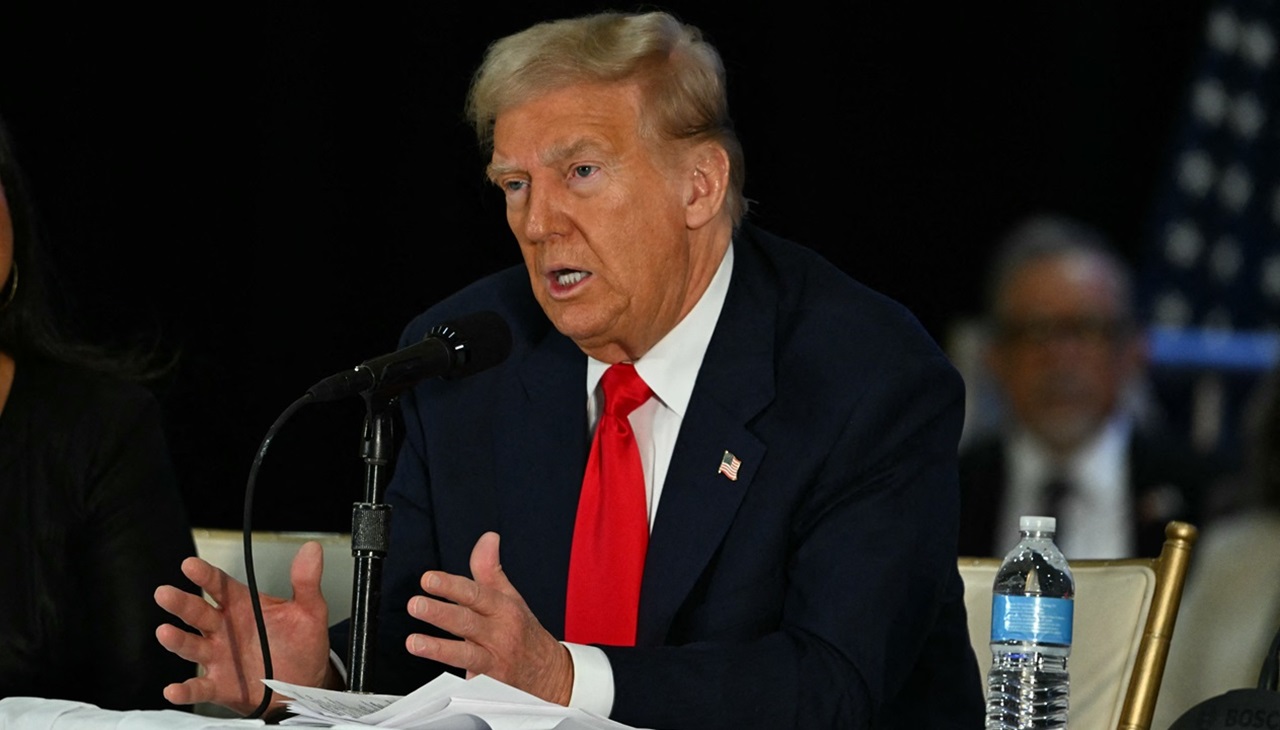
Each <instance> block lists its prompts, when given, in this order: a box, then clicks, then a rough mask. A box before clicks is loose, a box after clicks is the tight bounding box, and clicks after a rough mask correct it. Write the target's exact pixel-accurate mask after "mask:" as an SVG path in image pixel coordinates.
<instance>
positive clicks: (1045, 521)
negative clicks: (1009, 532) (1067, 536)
mask: <svg viewBox="0 0 1280 730" xmlns="http://www.w3.org/2000/svg"><path fill="white" fill-rule="evenodd" d="M1018 529H1019V530H1022V531H1023V532H1057V530H1058V521H1057V520H1056V519H1054V518H1053V517H1042V516H1040V515H1023V516H1022V517H1021V518H1019V519H1018Z"/></svg>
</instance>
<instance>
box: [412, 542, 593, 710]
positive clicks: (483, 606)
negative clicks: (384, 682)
mask: <svg viewBox="0 0 1280 730" xmlns="http://www.w3.org/2000/svg"><path fill="white" fill-rule="evenodd" d="M498 543H499V538H498V534H497V533H495V532H486V533H485V534H483V535H481V536H480V539H479V540H477V541H476V545H475V547H474V548H473V549H472V550H471V575H472V576H473V577H474V580H472V579H468V578H463V577H461V576H457V575H452V574H450V573H444V572H441V571H436V570H429V571H427V572H426V573H423V574H422V581H421V585H422V590H424V591H426V592H427V593H428V594H430V596H437V597H438V599H444V600H438V599H437V598H431V597H429V596H414V597H413V598H411V599H409V615H411V616H413V617H414V618H416V619H418V620H420V621H425V622H427V623H429V624H432V625H433V626H436V627H438V628H441V629H444V630H445V631H447V632H449V633H450V634H452V635H454V636H457V637H460V638H459V639H457V640H454V639H443V638H440V637H436V636H429V635H426V634H410V635H409V638H408V639H407V640H406V641H405V645H406V647H407V648H408V650H409V653H411V654H414V655H416V656H420V657H423V658H424V659H433V660H435V661H438V662H443V663H444V664H448V665H450V666H454V667H458V668H459V669H465V670H466V672H467V676H468V677H472V676H475V675H477V674H486V675H488V676H490V677H493V678H494V679H497V680H500V681H502V682H505V683H507V684H509V685H511V686H513V687H516V688H519V689H522V690H524V691H525V692H528V693H530V694H532V695H535V696H537V697H541V698H542V699H544V700H548V701H550V702H557V703H559V704H561V705H568V704H569V695H570V692H571V691H572V689H573V662H572V660H571V659H570V658H569V650H568V649H566V648H564V646H562V645H561V644H560V642H558V641H556V638H555V637H554V636H552V635H551V634H550V633H549V632H548V631H547V630H546V629H544V628H543V627H542V624H540V623H538V619H537V618H535V617H534V615H533V612H532V611H530V610H529V607H528V605H526V604H525V602H524V599H523V598H522V597H521V596H520V594H519V593H518V592H517V591H516V589H515V587H514V586H512V585H511V582H510V581H509V580H507V575H506V573H504V572H502V564H501V563H500V562H499V559H498Z"/></svg>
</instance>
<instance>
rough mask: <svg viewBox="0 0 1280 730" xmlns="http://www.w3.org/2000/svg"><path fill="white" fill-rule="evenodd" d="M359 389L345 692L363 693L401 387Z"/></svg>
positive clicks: (369, 669)
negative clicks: (359, 498)
mask: <svg viewBox="0 0 1280 730" xmlns="http://www.w3.org/2000/svg"><path fill="white" fill-rule="evenodd" d="M393 390H394V392H392V393H390V394H388V392H387V391H385V390H384V391H373V392H364V393H362V394H361V396H362V397H363V398H364V402H365V410H366V415H365V421H364V435H363V438H362V440H361V446H360V455H361V457H362V458H363V459H364V463H365V479H364V501H363V502H356V503H355V504H354V505H353V506H352V510H351V555H352V557H353V558H355V575H354V576H353V577H352V591H351V643H350V647H349V648H348V664H347V668H348V669H347V677H348V680H349V681H348V685H349V688H350V689H349V691H351V692H368V691H369V690H368V689H367V688H368V687H369V686H370V680H371V678H372V676H373V669H374V666H373V659H372V656H373V646H374V643H375V642H376V639H377V634H378V608H379V605H380V604H381V601H382V560H383V558H385V557H386V555H387V550H388V548H389V546H390V541H391V540H390V537H391V505H389V504H386V503H384V502H382V501H381V500H382V494H383V488H384V487H385V486H386V482H387V478H388V477H389V475H390V471H391V470H390V464H391V457H392V451H393V449H394V439H393V433H392V424H393V421H394V419H393V415H394V406H395V402H396V397H397V395H398V394H399V392H400V390H401V389H400V388H396V389H393Z"/></svg>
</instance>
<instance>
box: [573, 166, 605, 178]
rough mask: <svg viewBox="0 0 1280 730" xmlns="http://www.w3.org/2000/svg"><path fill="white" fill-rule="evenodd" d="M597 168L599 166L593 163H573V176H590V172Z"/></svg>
mask: <svg viewBox="0 0 1280 730" xmlns="http://www.w3.org/2000/svg"><path fill="white" fill-rule="evenodd" d="M597 169H599V168H597V167H596V166H595V165H574V166H573V176H574V177H591V175H592V173H594V172H595V171H596V170H597Z"/></svg>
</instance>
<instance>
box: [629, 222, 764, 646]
mask: <svg viewBox="0 0 1280 730" xmlns="http://www.w3.org/2000/svg"><path fill="white" fill-rule="evenodd" d="M736 246H737V247H736V248H735V251H734V272H733V279H732V280H731V282H730V285H729V291H728V294H727V296H726V298H725V303H724V308H723V309H722V310H721V314H720V318H719V321H718V322H717V324H716V330H715V333H714V334H713V335H712V338H711V342H710V345H709V346H708V348H707V353H706V356H705V357H704V358H703V362H702V367H701V369H700V370H699V372H698V379H697V382H696V384H695V386H694V390H693V396H692V398H691V400H690V402H689V411H688V413H687V414H686V415H685V418H684V422H683V423H682V424H681V426H680V435H679V437H678V438H677V440H676V446H675V451H674V453H673V454H672V458H671V466H670V468H669V469H668V471H667V478H666V482H665V484H664V485H663V489H662V500H661V502H660V503H659V505H658V512H657V516H656V518H655V520H654V526H653V532H652V537H651V539H650V541H649V552H648V555H647V557H646V560H645V572H644V583H643V585H642V587H641V597H640V625H639V628H638V631H637V633H638V636H637V643H638V644H639V645H642V646H647V645H658V644H661V643H662V641H663V639H664V637H665V635H666V633H667V630H668V628H669V627H670V625H671V621H672V619H673V617H674V616H675V614H676V611H677V610H678V609H679V608H680V605H681V603H683V602H684V600H685V598H686V597H687V596H688V594H689V591H690V590H691V589H692V588H693V586H694V584H695V583H696V581H697V579H698V576H699V575H701V574H702V572H703V570H704V569H705V568H706V566H707V564H708V563H709V562H710V560H711V558H712V556H713V555H714V554H715V551H716V549H717V548H718V546H719V545H720V543H721V541H722V540H723V538H724V535H725V533H726V532H727V531H728V529H729V525H730V524H731V523H732V522H733V518H734V515H735V514H736V513H737V509H738V506H739V504H741V502H742V498H743V495H745V494H746V492H747V490H748V489H749V488H750V487H751V484H752V479H753V477H754V476H755V474H756V470H757V468H758V467H759V465H760V463H761V461H762V460H763V458H764V455H765V445H764V444H763V443H762V442H761V441H760V440H759V439H758V438H756V436H755V435H754V434H753V433H751V431H750V430H748V429H747V427H746V423H747V422H748V421H749V420H750V419H751V418H752V417H754V416H755V415H756V414H758V413H759V412H760V411H761V410H762V409H763V408H764V407H765V406H766V405H768V403H770V402H771V401H772V400H773V396H774V373H773V343H774V341H775V325H776V315H775V312H776V299H777V294H776V291H775V289H774V288H773V287H772V286H770V285H769V284H768V282H767V280H766V279H765V274H764V272H763V269H762V267H761V266H760V262H759V260H758V256H759V254H758V253H756V252H755V250H754V249H753V247H752V246H751V245H750V244H749V243H744V244H736ZM726 451H728V452H729V453H730V454H732V455H733V456H736V457H737V458H738V459H739V460H740V461H741V466H740V468H739V470H738V473H737V479H732V478H730V477H728V476H726V475H724V474H721V473H719V471H718V470H719V466H720V463H721V459H722V457H723V456H724V454H725V452H726Z"/></svg>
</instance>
